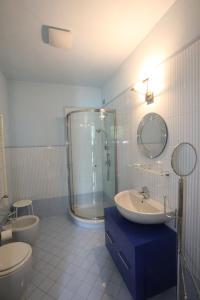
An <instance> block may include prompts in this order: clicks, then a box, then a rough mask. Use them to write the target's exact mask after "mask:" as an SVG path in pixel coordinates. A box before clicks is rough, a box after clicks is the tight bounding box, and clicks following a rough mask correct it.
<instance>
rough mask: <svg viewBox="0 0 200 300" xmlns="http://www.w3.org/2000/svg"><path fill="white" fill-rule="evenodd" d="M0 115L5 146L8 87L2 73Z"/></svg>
mask: <svg viewBox="0 0 200 300" xmlns="http://www.w3.org/2000/svg"><path fill="white" fill-rule="evenodd" d="M0 113H2V114H3V117H4V130H5V145H8V144H9V132H8V131H9V118H8V86H7V80H6V78H5V76H4V75H3V73H1V72H0Z"/></svg>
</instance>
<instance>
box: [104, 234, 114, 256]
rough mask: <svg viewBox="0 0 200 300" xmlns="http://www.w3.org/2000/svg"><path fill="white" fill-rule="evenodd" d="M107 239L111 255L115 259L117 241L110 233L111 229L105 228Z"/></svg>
mask: <svg viewBox="0 0 200 300" xmlns="http://www.w3.org/2000/svg"><path fill="white" fill-rule="evenodd" d="M105 241H106V247H107V248H108V250H109V252H110V255H111V256H112V258H113V259H114V256H115V242H114V240H113V238H112V235H111V234H110V232H109V230H108V229H106V230H105Z"/></svg>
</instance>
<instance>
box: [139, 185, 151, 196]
mask: <svg viewBox="0 0 200 300" xmlns="http://www.w3.org/2000/svg"><path fill="white" fill-rule="evenodd" d="M139 194H140V195H142V196H143V197H144V199H149V198H150V192H149V189H148V187H147V186H143V187H142V191H141V192H139Z"/></svg>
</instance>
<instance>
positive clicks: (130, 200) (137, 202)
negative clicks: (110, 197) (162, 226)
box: [114, 190, 173, 224]
mask: <svg viewBox="0 0 200 300" xmlns="http://www.w3.org/2000/svg"><path fill="white" fill-rule="evenodd" d="M114 200H115V204H116V206H117V209H118V211H119V212H120V214H121V215H122V216H123V217H124V218H126V219H128V220H130V221H132V222H135V223H141V224H159V223H164V222H166V221H169V217H168V216H172V214H173V213H172V211H169V210H167V211H166V213H165V212H164V205H163V204H161V203H160V202H158V201H156V200H153V199H151V198H148V199H144V196H143V195H141V194H140V193H139V192H137V191H136V190H127V191H123V192H120V193H118V194H117V195H116V196H115V197H114ZM167 215H168V216H167Z"/></svg>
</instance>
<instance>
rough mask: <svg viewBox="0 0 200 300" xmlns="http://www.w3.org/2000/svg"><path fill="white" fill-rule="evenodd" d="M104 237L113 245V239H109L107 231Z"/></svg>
mask: <svg viewBox="0 0 200 300" xmlns="http://www.w3.org/2000/svg"><path fill="white" fill-rule="evenodd" d="M106 236H107V238H108V240H109V242H110V243H111V244H114V241H113V239H112V238H111V236H110V235H109V233H108V232H107V231H106Z"/></svg>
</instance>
